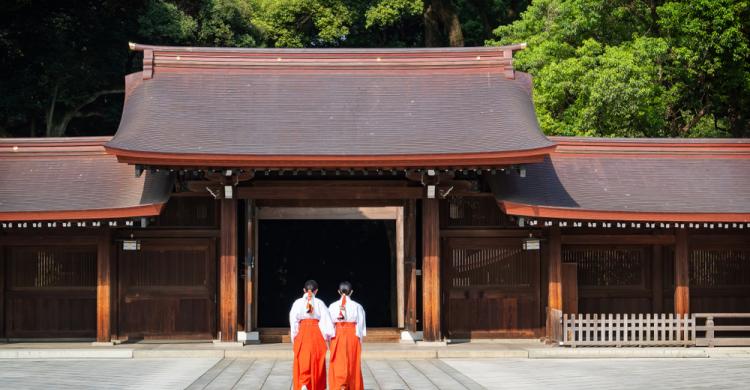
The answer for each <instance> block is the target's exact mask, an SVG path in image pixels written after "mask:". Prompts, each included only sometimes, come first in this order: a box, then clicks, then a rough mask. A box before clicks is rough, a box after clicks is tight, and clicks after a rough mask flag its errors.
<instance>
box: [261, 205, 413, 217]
mask: <svg viewBox="0 0 750 390" xmlns="http://www.w3.org/2000/svg"><path fill="white" fill-rule="evenodd" d="M400 212H401V207H398V206H393V207H323V208H321V207H263V208H261V209H260V210H258V219H263V220H269V219H271V220H284V219H293V220H307V219H313V220H319V219H326V220H333V219H344V220H362V219H365V220H370V219H387V220H398V216H399V214H400Z"/></svg>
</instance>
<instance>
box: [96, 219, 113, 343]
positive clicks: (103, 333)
mask: <svg viewBox="0 0 750 390" xmlns="http://www.w3.org/2000/svg"><path fill="white" fill-rule="evenodd" d="M111 243H112V233H111V231H110V230H109V229H106V230H105V231H104V233H102V234H101V236H100V237H99V240H98V242H97V245H96V341H97V342H110V341H112V291H113V288H114V286H113V280H112V256H111V248H110V245H111Z"/></svg>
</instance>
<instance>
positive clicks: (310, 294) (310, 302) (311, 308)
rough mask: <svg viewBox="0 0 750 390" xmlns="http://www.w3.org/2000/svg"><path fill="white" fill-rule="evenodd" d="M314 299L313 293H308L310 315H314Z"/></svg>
mask: <svg viewBox="0 0 750 390" xmlns="http://www.w3.org/2000/svg"><path fill="white" fill-rule="evenodd" d="M312 298H313V293H312V291H308V292H307V312H308V313H309V314H312V312H313V304H312Z"/></svg>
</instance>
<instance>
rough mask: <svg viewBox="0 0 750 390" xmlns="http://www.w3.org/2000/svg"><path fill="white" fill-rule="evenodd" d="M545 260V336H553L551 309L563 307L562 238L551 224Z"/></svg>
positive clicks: (554, 325)
mask: <svg viewBox="0 0 750 390" xmlns="http://www.w3.org/2000/svg"><path fill="white" fill-rule="evenodd" d="M547 250H548V262H547V337H549V338H552V337H554V334H555V332H554V328H555V327H556V326H557V324H554V323H552V321H553V318H555V317H554V316H552V315H551V311H552V310H562V309H563V306H562V305H563V296H562V240H561V237H560V228H559V227H557V226H553V227H551V228H550V229H549V239H548V248H547Z"/></svg>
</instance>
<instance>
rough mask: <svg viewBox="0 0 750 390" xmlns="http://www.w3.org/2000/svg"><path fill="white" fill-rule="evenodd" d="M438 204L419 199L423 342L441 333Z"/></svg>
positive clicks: (435, 201) (437, 337) (438, 337)
mask: <svg viewBox="0 0 750 390" xmlns="http://www.w3.org/2000/svg"><path fill="white" fill-rule="evenodd" d="M440 306H441V302H440V204H439V201H438V200H437V199H424V200H422V321H423V322H422V330H423V331H424V340H425V341H438V340H441V339H442V335H441V330H440Z"/></svg>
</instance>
